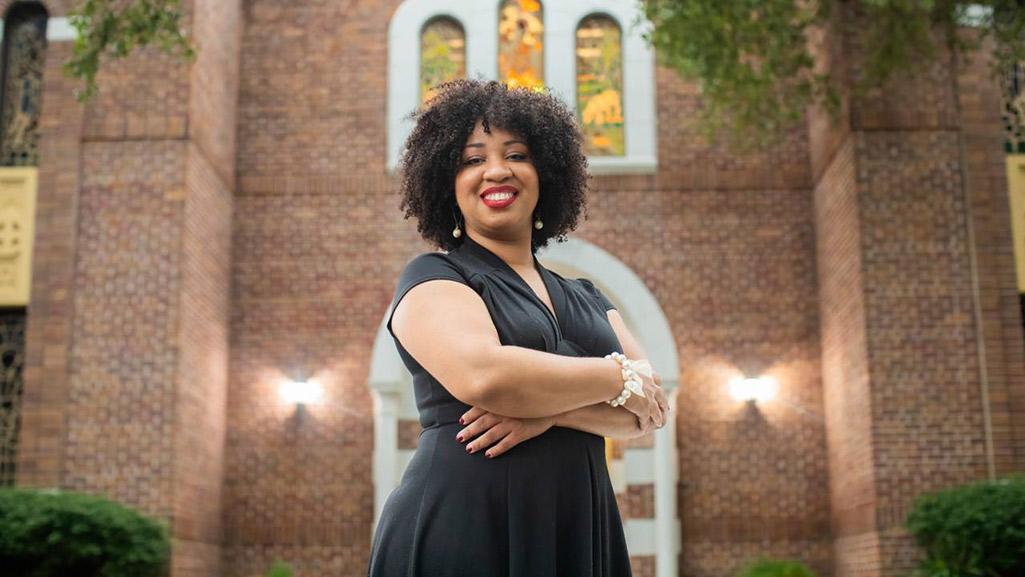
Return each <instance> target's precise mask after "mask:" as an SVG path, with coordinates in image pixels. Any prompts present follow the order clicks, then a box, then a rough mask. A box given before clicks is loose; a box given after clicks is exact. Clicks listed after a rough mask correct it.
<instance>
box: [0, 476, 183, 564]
mask: <svg viewBox="0 0 1025 577" xmlns="http://www.w3.org/2000/svg"><path fill="white" fill-rule="evenodd" d="M169 555H170V540H169V538H168V532H167V528H166V526H165V525H164V524H163V523H159V522H156V521H154V520H152V519H149V518H148V517H145V516H143V515H141V514H139V513H137V512H136V511H135V510H133V509H130V508H128V507H125V506H123V505H120V504H118V503H115V502H113V501H109V500H107V499H104V498H102V497H97V496H92V495H85V494H81V493H72V492H61V491H37V490H30V489H22V488H3V489H0V567H2V568H3V571H2V574H3V575H4V576H5V577H64V576H68V575H75V576H76V577H79V576H80V577H151V576H153V577H155V576H159V575H163V574H164V573H165V571H166V568H167V561H168V558H169Z"/></svg>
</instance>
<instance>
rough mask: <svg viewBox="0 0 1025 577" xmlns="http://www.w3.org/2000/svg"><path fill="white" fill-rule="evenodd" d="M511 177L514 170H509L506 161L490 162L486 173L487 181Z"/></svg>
mask: <svg viewBox="0 0 1025 577" xmlns="http://www.w3.org/2000/svg"><path fill="white" fill-rule="evenodd" d="M510 176H512V170H510V169H509V166H508V165H507V164H506V163H505V160H499V161H495V162H491V161H489V162H488V166H487V169H486V170H485V171H484V178H485V179H487V180H505V179H506V178H509V177H510Z"/></svg>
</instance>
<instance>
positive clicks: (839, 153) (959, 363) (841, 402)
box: [809, 7, 1021, 577]
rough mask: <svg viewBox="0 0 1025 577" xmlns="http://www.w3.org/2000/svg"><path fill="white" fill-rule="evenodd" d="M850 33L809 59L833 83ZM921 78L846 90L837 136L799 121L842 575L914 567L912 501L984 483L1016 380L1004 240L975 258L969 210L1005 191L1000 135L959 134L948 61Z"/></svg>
mask: <svg viewBox="0 0 1025 577" xmlns="http://www.w3.org/2000/svg"><path fill="white" fill-rule="evenodd" d="M847 9H849V7H848V8H847ZM855 22H857V15H856V14H853V13H847V14H843V15H842V16H841V17H840V19H838V20H836V21H834V23H833V26H832V28H830V29H829V30H828V31H827V32H826V34H824V36H823V37H822V38H820V40H821V42H819V43H818V44H817V48H816V50H817V53H818V57H819V65H820V66H822V67H823V68H830V69H832V71H833V73H834V74H835V75H836V76H837V77H839V78H840V79H841V81H843V82H847V81H849V79H852V78H856V77H857V75H858V74H860V73H861V70H860V67H859V66H858V64H857V62H858V57H859V55H860V54H862V53H863V49H862V47H860V46H858V45H857V41H856V39H855V38H854V36H853V35H852V34H850V31H851V30H853V27H854V26H855V24H854V23H855ZM842 65H846V69H844V67H843V66H842ZM975 66H977V65H973V67H972V68H971V70H972V71H975V70H976V69H975ZM921 72H922V74H921V76H920V77H919V78H917V79H912V78H908V77H901V78H898V79H896V80H895V81H893V82H892V83H891V84H890V85H889V86H887V87H886V88H885V89H883V90H881V91H878V92H877V93H875V94H870V95H868V96H865V97H857V98H855V97H851V96H850V95H849V94H847V95H846V97H845V107H844V110H843V114H842V115H841V117H842V121H841V123H840V125H839V126H831V125H829V123H828V122H827V121H826V120H825V115H824V114H823V113H821V112H814V113H813V114H812V120H811V122H810V124H809V126H810V141H811V143H812V150H813V151H815V152H814V153H813V158H812V164H813V174H814V179H815V181H814V182H815V219H816V230H817V240H818V245H817V252H818V271H819V283H820V297H821V298H820V302H821V305H820V306H821V326H822V339H823V341H822V342H823V345H822V354H823V357H822V363H823V365H822V366H823V386H824V399H825V405H826V413H827V430H828V444H829V456H830V474H831V478H830V487H831V496H832V504H833V530H834V535H835V552H836V566H837V571H836V575H837V576H838V577H851V576H857V577H862V576H873V577H874V576H884V577H889V576H894V577H896V576H898V575H904V574H907V573H908V572H909V571H910V570H911V569H912V568H913V567H914V566H915V565H916V563H917V559H918V552H917V550H916V548H915V546H914V545H913V543H912V542H911V540H910V538H909V536H908V535H907V534H906V532H905V531H904V528H903V527H904V522H905V519H906V516H907V513H908V511H909V509H910V505H911V504H912V501H913V499H914V498H915V496H917V495H918V494H920V493H922V492H924V491H929V490H933V489H938V488H942V487H949V486H953V485H957V484H961V483H966V482H970V481H975V480H979V479H984V478H986V477H987V475H988V474H989V469H990V467H991V466H993V462H992V457H991V453H992V451H991V450H990V447H991V446H992V443H991V441H992V436H991V435H989V434H988V431H989V430H991V428H992V427H991V426H990V425H991V424H992V421H991V419H989V418H988V415H989V414H990V413H992V412H993V409H994V405H993V402H994V398H996V399H1002V398H1004V396H1001V395H997V396H996V397H994V394H993V391H994V390H995V389H994V387H995V386H996V387H1003V386H1004V384H1003V383H1005V382H1007V381H1008V379H1007V378H1006V376H1007V375H1009V374H1011V375H1020V373H1021V367H1020V366H1017V364H1020V360H1021V356H1020V352H1019V354H1017V355H1014V354H1009V353H1008V350H1009V349H1011V348H1013V346H1014V344H1015V343H1014V339H1018V341H1017V342H1018V343H1020V339H1021V335H1020V330H1019V331H1018V334H1016V335H1011V337H1010V340H1008V339H1007V336H1008V335H1009V334H1011V333H1013V332H1014V330H1013V329H1012V328H1010V327H1009V326H1008V324H1007V323H1004V324H1000V316H999V314H1000V313H999V311H1000V310H1003V309H1002V308H1001V307H1007V306H1009V305H1007V304H1006V302H1003V301H1001V300H1000V299H1003V298H1005V297H1006V295H1004V293H1005V292H1006V290H1004V289H1003V288H1000V287H1004V285H1006V284H1007V283H1011V285H1010V286H1012V287H1013V277H1012V276H1009V275H1008V274H1007V272H1006V270H1003V268H1002V267H1006V266H1007V265H1008V262H1010V261H1009V260H1007V259H1010V258H1011V257H1010V244H1009V243H1008V244H1007V246H1002V245H1001V243H1003V242H1007V239H1009V235H1006V236H1001V235H1004V231H1001V230H999V229H998V231H997V233H996V234H993V232H992V231H990V230H987V231H985V232H984V233H983V237H982V238H985V239H986V243H987V245H985V246H980V233H979V224H981V223H983V222H985V219H987V218H988V217H987V216H986V215H983V214H980V213H978V212H976V213H974V216H972V214H973V213H971V212H970V210H969V209H970V207H971V206H972V205H974V204H978V203H979V202H980V195H983V194H988V195H989V196H990V198H993V197H994V196H995V195H993V194H992V191H991V190H990V189H992V188H999V186H1001V184H1000V182H999V181H998V180H984V179H983V178H982V176H983V175H984V174H985V175H988V176H989V177H991V178H992V177H993V176H994V173H993V172H992V171H990V172H985V170H988V169H990V168H992V167H989V166H988V164H987V163H990V164H991V163H992V159H993V156H992V151H990V150H988V149H987V147H988V146H990V145H992V144H995V142H992V141H994V140H995V137H996V136H997V135H994V138H989V139H987V138H983V137H977V138H975V139H972V138H966V135H967V133H968V132H969V130H968V127H969V125H970V124H971V122H972V121H967V120H965V117H964V116H963V112H961V109H962V108H964V105H965V97H964V96H962V98H961V100H959V98H958V92H959V91H958V90H957V85H956V84H955V83H956V82H958V81H959V78H958V77H957V72H956V70H955V69H954V68H952V66H951V64H950V62H949V61H948V60H947V59H946V58H943V59H942V60H941V61H939V62H936V63H934V64H931V65H929V66H928V68H926V69H923V70H921ZM971 74H976V72H971V73H970V74H969V76H970V75H971ZM964 78H965V76H964V75H962V78H961V79H960V81H961V84H965V82H964ZM979 81H981V80H979ZM961 92H962V94H965V93H964V92H963V91H961ZM971 98H973V97H972V96H969V97H968V99H969V100H970V99H971ZM973 114H976V115H982V116H984V117H985V121H984V122H983V121H981V120H976V121H975V126H976V127H978V126H979V125H980V124H985V123H989V122H990V121H992V120H997V121H998V120H999V108H998V107H996V106H994V107H993V108H992V110H984V109H983V107H978V106H976V107H975V109H974V112H973ZM976 134H977V135H978V134H980V133H979V131H978V130H977V131H976ZM962 147H964V149H963V150H962ZM980 159H981V160H980ZM987 159H988V160H987ZM980 165H981V166H982V167H983V169H979V166H980ZM1003 186H1006V182H1004V183H1003ZM1005 202H1006V200H1005ZM993 206H995V205H993ZM1004 210H1006V206H1005V207H1004ZM970 218H972V219H973V221H972V222H969V219H970ZM1001 226H1007V223H1006V222H1004V223H1002V224H1001ZM1001 238H1003V239H1004V240H1001ZM980 255H981V256H980ZM1005 260H1006V262H1005ZM980 262H981V263H982V266H979V263H980ZM995 272H996V273H999V274H996V275H995V276H994V273H995ZM980 289H981V290H980ZM987 290H988V291H989V293H990V296H991V297H992V298H990V299H989V300H987V298H986V296H985V294H986V292H985V291H987ZM998 297H999V298H998ZM1005 312H1006V311H1005ZM980 318H981V319H982V320H983V323H984V327H985V330H981V331H980V328H979V323H978V321H979V319H980ZM992 321H996V322H995V323H993V322H992ZM987 323H989V324H987ZM987 331H988V332H989V333H987ZM1000 331H1005V332H1002V333H1001V332H1000ZM994 332H996V333H997V334H992V333H994ZM1009 343H1010V345H1009ZM1018 346H1019V349H1020V344H1019V345H1018ZM1016 359H1017V361H1016ZM1016 362H1017V364H1016ZM983 363H985V364H983ZM987 374H988V375H989V378H988V379H987ZM994 376H997V377H998V378H997V380H996V381H995V380H994V379H993V377H994ZM987 388H988V390H987ZM998 412H999V411H998Z"/></svg>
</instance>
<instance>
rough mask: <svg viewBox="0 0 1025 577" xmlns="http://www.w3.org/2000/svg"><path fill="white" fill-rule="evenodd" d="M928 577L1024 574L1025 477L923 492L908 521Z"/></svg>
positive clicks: (922, 571) (1014, 576) (922, 569)
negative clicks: (923, 553)
mask: <svg viewBox="0 0 1025 577" xmlns="http://www.w3.org/2000/svg"><path fill="white" fill-rule="evenodd" d="M907 527H908V531H909V532H910V533H911V534H912V535H913V536H914V537H915V540H916V542H917V543H918V545H919V546H921V547H922V549H923V550H924V551H925V559H924V560H923V561H922V564H921V566H920V567H919V569H918V573H917V574H918V575H921V576H925V577H1020V576H1021V575H1025V478H1023V477H1014V478H1010V479H1004V480H999V481H985V482H980V483H974V484H971V485H965V486H962V487H956V488H953V489H947V490H944V491H937V492H934V493H926V494H923V495H920V496H919V497H918V498H917V499H916V500H915V503H914V506H913V508H912V510H911V513H910V514H909V515H908V521H907Z"/></svg>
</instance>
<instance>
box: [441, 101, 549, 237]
mask: <svg viewBox="0 0 1025 577" xmlns="http://www.w3.org/2000/svg"><path fill="white" fill-rule="evenodd" d="M490 128H491V134H487V133H485V132H484V127H483V125H482V124H481V122H480V121H479V120H478V121H477V124H476V126H474V129H473V133H472V134H470V137H469V138H467V139H466V146H465V148H463V156H462V159H461V160H460V165H459V169H458V170H457V171H456V202H457V203H458V204H459V210H460V212H462V213H463V220H464V222H465V228H466V229H467V230H473V231H474V232H476V233H479V234H481V235H484V236H487V237H489V238H496V239H501V240H507V241H514V240H518V239H520V238H522V236H523V235H526V236H527V237H528V238H529V237H530V234H531V226H532V219H531V216H532V214H533V212H534V208H535V207H536V206H537V200H538V194H539V192H538V179H537V170H535V168H534V160H533V157H532V156H531V155H530V150H529V149H528V148H527V143H526V142H523V141H522V140H521V139H520V138H519V137H517V136H516V135H514V134H512V133H510V132H507V131H505V130H502V129H500V128H497V127H495V126H491V127H490ZM510 193H511V195H510Z"/></svg>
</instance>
